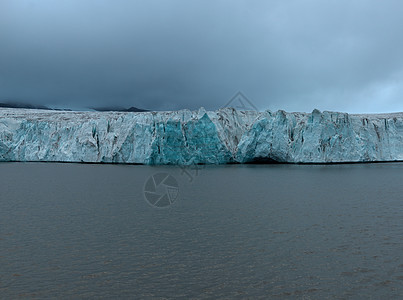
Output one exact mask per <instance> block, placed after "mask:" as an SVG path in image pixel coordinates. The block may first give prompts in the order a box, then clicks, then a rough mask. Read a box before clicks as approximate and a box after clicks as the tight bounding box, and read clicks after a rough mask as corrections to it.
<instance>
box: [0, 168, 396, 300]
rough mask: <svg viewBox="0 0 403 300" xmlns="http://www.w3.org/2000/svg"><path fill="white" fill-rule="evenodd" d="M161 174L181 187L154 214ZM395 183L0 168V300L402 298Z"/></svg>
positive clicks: (376, 177) (308, 172) (278, 174)
mask: <svg viewBox="0 0 403 300" xmlns="http://www.w3.org/2000/svg"><path fill="white" fill-rule="evenodd" d="M157 173H167V174H169V175H170V176H172V177H173V178H175V180H176V181H177V184H178V190H179V193H178V197H177V198H175V201H174V202H173V201H172V204H171V205H169V206H168V207H165V208H163V209H161V208H155V207H153V206H152V205H150V204H149V203H148V202H147V201H146V198H145V195H144V191H145V185H146V182H147V180H148V179H149V178H150V177H152V176H153V175H155V174H157ZM402 179H403V164H363V165H333V166H314V165H310V166H301V165H261V166H259V165H252V166H243V165H234V166H207V167H205V168H203V169H201V170H199V173H198V175H197V176H194V177H193V179H192V180H191V181H189V180H188V176H186V174H185V173H184V171H183V170H182V169H181V168H178V167H168V166H165V167H164V166H163V167H149V166H124V165H80V164H51V163H49V164H48V163H42V164H41V163H3V164H0V266H1V268H0V295H1V297H4V298H15V297H17V296H21V297H28V298H30V297H34V298H35V297H38V298H42V297H61V296H63V297H71V298H77V297H84V298H89V297H117V296H119V297H129V296H133V295H136V296H137V297H139V298H146V297H166V298H171V297H182V298H189V297H194V298H209V297H223V298H237V297H238V298H248V297H249V298H259V297H261V298H267V297H269V296H271V297H272V298H273V297H276V296H277V297H278V298H284V297H295V298H308V299H309V298H313V299H322V298H354V299H356V298H362V299H366V298H368V297H370V296H372V297H374V298H376V299H385V298H396V299H398V298H401V297H402V296H403V258H402V253H403V218H402V217H403V197H402V191H403V185H402V184H401V183H402ZM156 186H157V185H156ZM163 191H164V190H163V189H162V190H161V189H159V190H158V191H157V190H156V193H163Z"/></svg>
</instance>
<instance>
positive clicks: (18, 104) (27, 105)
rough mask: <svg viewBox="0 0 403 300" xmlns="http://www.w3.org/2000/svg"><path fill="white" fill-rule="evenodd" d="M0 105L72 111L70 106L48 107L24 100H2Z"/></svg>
mask: <svg viewBox="0 0 403 300" xmlns="http://www.w3.org/2000/svg"><path fill="white" fill-rule="evenodd" d="M0 107H4V108H24V109H44V110H58V111H72V110H71V109H68V108H50V107H47V106H45V105H33V104H28V103H23V102H0Z"/></svg>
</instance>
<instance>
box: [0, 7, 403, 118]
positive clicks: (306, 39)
mask: <svg viewBox="0 0 403 300" xmlns="http://www.w3.org/2000/svg"><path fill="white" fill-rule="evenodd" d="M402 13H403V2H402V1H388V0H386V1H358V0H357V1H347V0H346V1H343V0H338V1H322V0H306V1H264V0H261V1H260V0H255V1H254V0H250V1H242V0H228V1H219V0H217V1H208V0H203V1H202V0H193V1H188V0H166V1H163V0H147V1H145V0H144V1H124V0H115V1H112V0H109V1H106V0H97V1H95V0H65V1H64V0H59V1H50V0H37V1H35V0H2V1H0V101H4V100H7V99H11V100H19V101H25V102H31V103H38V104H46V105H50V106H59V107H63V106H68V107H74V108H85V107H88V106H97V105H98V106H102V105H121V106H137V107H142V108H148V109H180V108H191V109H195V108H198V107H200V106H204V107H206V108H207V109H216V108H219V107H220V106H222V105H224V104H225V103H226V102H227V101H228V99H229V98H231V96H232V95H233V94H235V93H236V92H237V91H238V90H240V91H242V92H244V93H245V94H246V95H247V96H248V97H249V98H250V99H252V101H253V102H254V103H255V105H256V106H257V107H258V108H259V109H262V110H263V109H267V108H269V109H271V110H277V109H285V110H289V111H311V110H312V109H313V108H315V107H316V108H319V109H321V110H340V111H349V112H377V111H379V112H381V111H396V110H399V111H403V101H402V100H403V87H402V79H403V59H402V56H403V54H402V53H403V34H402V28H403V18H402V17H401V16H402Z"/></svg>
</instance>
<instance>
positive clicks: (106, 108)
mask: <svg viewBox="0 0 403 300" xmlns="http://www.w3.org/2000/svg"><path fill="white" fill-rule="evenodd" d="M91 109H93V110H96V111H122V112H147V111H149V110H148V109H142V108H137V107H134V106H131V107H129V108H123V107H120V106H104V107H91Z"/></svg>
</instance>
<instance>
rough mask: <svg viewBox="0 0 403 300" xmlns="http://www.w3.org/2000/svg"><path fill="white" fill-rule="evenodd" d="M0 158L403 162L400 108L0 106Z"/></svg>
mask: <svg viewBox="0 0 403 300" xmlns="http://www.w3.org/2000/svg"><path fill="white" fill-rule="evenodd" d="M0 160H1V161H64V162H107V163H139V164H197V163H206V164H225V163H232V162H240V163H247V162H254V161H270V160H274V161H278V162H291V163H332V162H366V161H394V160H403V113H396V114H384V115H348V114H346V113H337V112H323V113H321V112H319V111H317V110H314V111H313V112H312V113H309V114H307V113H286V112H284V111H278V112H275V113H273V112H270V111H266V112H254V111H248V112H242V111H236V110H233V109H230V108H226V109H222V110H219V111H215V112H206V111H205V110H204V109H200V110H199V111H193V112H192V111H189V110H182V111H176V112H153V113H151V112H145V113H119V112H103V113H101V112H58V111H56V112H53V111H52V112H50V111H41V110H24V109H0Z"/></svg>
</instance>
